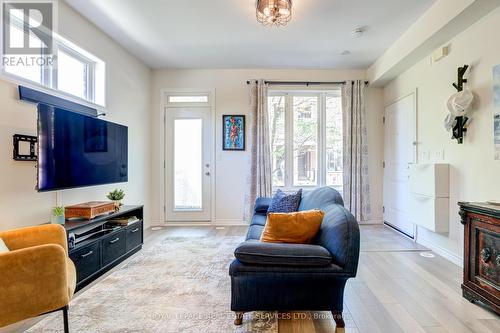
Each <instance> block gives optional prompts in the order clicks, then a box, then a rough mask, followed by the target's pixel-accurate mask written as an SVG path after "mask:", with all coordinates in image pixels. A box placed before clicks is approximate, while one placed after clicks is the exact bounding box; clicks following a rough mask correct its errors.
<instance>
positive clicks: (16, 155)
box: [12, 134, 38, 162]
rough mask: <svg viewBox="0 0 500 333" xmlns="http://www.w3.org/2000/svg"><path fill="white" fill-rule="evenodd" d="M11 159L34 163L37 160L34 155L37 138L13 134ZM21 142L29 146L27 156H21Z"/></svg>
mask: <svg viewBox="0 0 500 333" xmlns="http://www.w3.org/2000/svg"><path fill="white" fill-rule="evenodd" d="M12 137H13V145H14V149H13V159H14V160H15V161H34V162H36V161H37V160H38V156H37V155H36V144H37V141H38V138H37V137H36V136H31V135H23V134H14V135H13V136H12ZM21 142H27V143H28V144H29V147H30V149H29V154H28V155H26V154H21V153H20V152H21V147H20V146H21Z"/></svg>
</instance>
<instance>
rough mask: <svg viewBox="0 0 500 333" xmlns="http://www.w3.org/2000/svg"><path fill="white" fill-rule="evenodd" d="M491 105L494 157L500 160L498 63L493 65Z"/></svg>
mask: <svg viewBox="0 0 500 333" xmlns="http://www.w3.org/2000/svg"><path fill="white" fill-rule="evenodd" d="M493 107H494V110H493V140H494V144H495V159H496V160H500V65H496V66H495V67H493Z"/></svg>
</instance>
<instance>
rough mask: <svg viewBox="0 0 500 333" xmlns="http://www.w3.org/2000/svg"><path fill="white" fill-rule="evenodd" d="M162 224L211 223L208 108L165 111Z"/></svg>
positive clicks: (210, 153)
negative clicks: (164, 222)
mask: <svg viewBox="0 0 500 333" xmlns="http://www.w3.org/2000/svg"><path fill="white" fill-rule="evenodd" d="M165 112H166V115H165V121H166V124H165V129H166V131H165V133H166V134H165V140H166V142H165V150H166V151H165V153H166V154H165V156H166V160H165V172H166V174H165V181H166V184H165V194H166V203H165V213H166V214H165V215H166V222H209V221H210V220H211V214H210V207H211V199H210V194H211V176H212V175H211V156H212V133H211V131H212V124H211V108H210V107H172V108H168V107H167V108H166V109H165Z"/></svg>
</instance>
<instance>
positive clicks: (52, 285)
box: [0, 244, 70, 327]
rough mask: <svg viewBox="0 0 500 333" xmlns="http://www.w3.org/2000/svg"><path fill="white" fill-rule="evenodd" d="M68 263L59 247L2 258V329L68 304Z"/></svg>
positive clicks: (43, 247)
mask: <svg viewBox="0 0 500 333" xmlns="http://www.w3.org/2000/svg"><path fill="white" fill-rule="evenodd" d="M67 264H68V259H67V255H66V251H65V250H64V249H63V248H62V247H61V246H60V245H56V244H47V245H39V246H33V247H29V248H25V249H20V250H14V251H10V252H5V253H1V254H0V272H2V274H0V285H1V286H2V287H1V288H0V308H1V309H2V311H0V327H3V326H6V325H9V324H12V323H14V322H17V321H20V320H23V319H26V318H30V317H34V316H38V315H40V314H42V313H45V312H49V311H53V310H57V309H59V308H61V307H63V306H65V305H67V304H68V303H69V300H70V294H69V289H68V273H67V270H68V268H67Z"/></svg>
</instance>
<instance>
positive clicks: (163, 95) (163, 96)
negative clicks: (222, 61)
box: [159, 88, 217, 226]
mask: <svg viewBox="0 0 500 333" xmlns="http://www.w3.org/2000/svg"><path fill="white" fill-rule="evenodd" d="M176 93H178V94H209V102H208V104H203V105H199V106H204V107H209V108H210V120H211V122H212V129H211V132H212V138H213V140H212V152H211V154H210V166H211V168H210V173H211V182H210V222H209V223H208V224H209V225H213V224H214V221H215V220H216V214H215V202H216V197H215V184H216V181H217V167H216V164H215V162H216V159H215V156H216V155H215V154H216V141H217V140H216V127H217V124H216V110H215V105H216V89H213V88H162V89H160V114H161V115H162V121H161V122H160V127H161V128H160V137H161V138H162V140H161V142H160V154H161V159H160V170H161V172H160V182H161V183H160V184H162V185H161V186H160V195H159V197H160V198H159V204H160V207H161V213H160V218H161V221H163V224H168V225H175V224H179V223H178V222H176V223H172V224H169V223H167V214H166V202H167V198H166V193H167V190H166V168H165V167H166V158H167V151H166V148H167V147H166V145H165V142H166V135H167V133H166V109H167V106H168V108H175V106H173V105H172V104H169V103H168V100H167V97H168V95H169V94H176ZM190 106H195V105H192V104H191V105H190ZM178 107H180V108H182V107H184V108H185V107H186V104H180V105H179V106H178ZM198 224H200V225H207V222H194V223H185V224H182V225H184V226H189V225H198Z"/></svg>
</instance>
